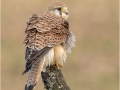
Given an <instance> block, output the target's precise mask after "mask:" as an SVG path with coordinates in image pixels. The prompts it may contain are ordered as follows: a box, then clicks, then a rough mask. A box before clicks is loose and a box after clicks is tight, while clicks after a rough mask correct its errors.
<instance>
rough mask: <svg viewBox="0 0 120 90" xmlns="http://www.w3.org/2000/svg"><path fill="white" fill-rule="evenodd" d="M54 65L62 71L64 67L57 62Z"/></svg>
mask: <svg viewBox="0 0 120 90" xmlns="http://www.w3.org/2000/svg"><path fill="white" fill-rule="evenodd" d="M54 64H55V65H56V67H57V69H60V68H61V67H62V65H60V64H58V63H57V62H56V61H55V62H54Z"/></svg>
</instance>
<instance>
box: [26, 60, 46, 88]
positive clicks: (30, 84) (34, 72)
mask: <svg viewBox="0 0 120 90" xmlns="http://www.w3.org/2000/svg"><path fill="white" fill-rule="evenodd" d="M44 61H45V60H44V59H41V60H36V61H35V62H34V63H33V65H32V67H31V70H30V72H29V76H28V80H27V83H26V85H25V90H33V88H34V87H35V86H36V84H37V82H38V80H39V77H40V75H41V70H42V68H43V65H44Z"/></svg>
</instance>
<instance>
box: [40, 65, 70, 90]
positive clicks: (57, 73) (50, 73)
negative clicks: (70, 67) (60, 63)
mask: <svg viewBox="0 0 120 90" xmlns="http://www.w3.org/2000/svg"><path fill="white" fill-rule="evenodd" d="M41 76H42V80H43V83H44V86H45V89H46V90H70V88H69V86H68V85H67V84H66V81H65V79H64V77H63V75H62V72H61V70H60V69H57V68H56V66H54V65H52V66H50V67H47V68H46V72H41Z"/></svg>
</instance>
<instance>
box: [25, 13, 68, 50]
mask: <svg viewBox="0 0 120 90" xmlns="http://www.w3.org/2000/svg"><path fill="white" fill-rule="evenodd" d="M68 32H69V24H68V22H67V21H66V20H64V19H63V18H60V17H58V16H56V15H55V14H52V13H45V14H43V15H38V14H34V15H31V17H30V19H29V21H28V22H27V28H26V30H25V35H26V38H25V41H24V43H25V45H26V46H28V47H29V48H32V49H36V50H41V49H43V48H44V47H46V46H49V47H51V46H54V45H57V44H60V43H63V42H65V40H66V37H67V34H68Z"/></svg>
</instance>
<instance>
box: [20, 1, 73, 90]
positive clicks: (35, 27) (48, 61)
mask: <svg viewBox="0 0 120 90" xmlns="http://www.w3.org/2000/svg"><path fill="white" fill-rule="evenodd" d="M59 7H61V8H64V7H65V8H64V9H61V13H59V11H56V10H58V9H57V8H59ZM66 9H67V8H66V5H65V4H64V3H62V2H60V1H55V2H54V3H53V4H52V5H50V6H48V9H47V11H46V12H45V13H44V14H32V15H31V16H30V18H29V20H28V22H27V27H26V30H25V39H24V44H25V46H26V54H25V60H26V69H25V71H24V72H23V73H22V74H25V73H26V72H28V71H30V72H29V76H28V80H27V83H26V86H25V90H33V88H34V87H35V85H36V84H37V81H38V79H39V76H40V74H41V71H45V68H46V66H50V65H52V64H56V65H57V66H59V65H60V66H62V65H63V63H64V62H65V60H66V57H67V55H66V53H67V52H70V51H71V48H72V47H73V46H74V42H75V37H74V35H73V33H72V32H71V31H70V30H69V22H68V21H67V20H66V17H67V15H68V13H67V10H66ZM62 10H63V12H62ZM62 15H63V16H62Z"/></svg>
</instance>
